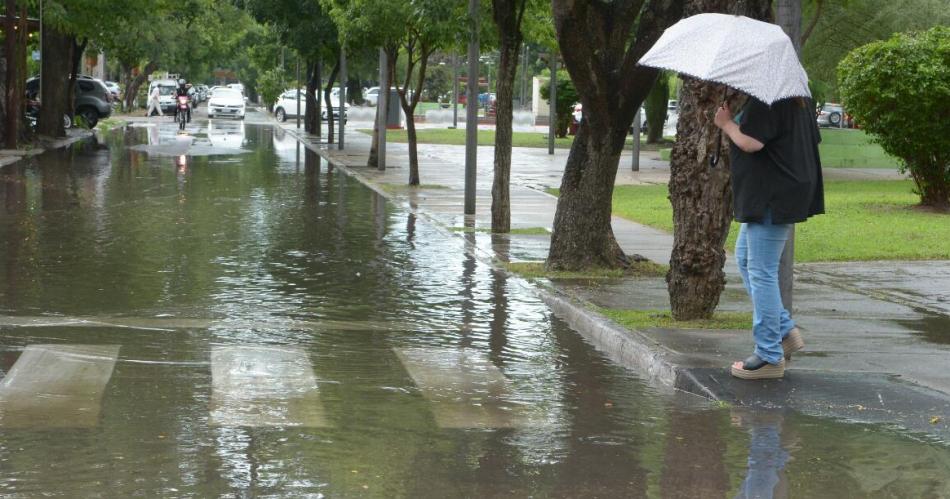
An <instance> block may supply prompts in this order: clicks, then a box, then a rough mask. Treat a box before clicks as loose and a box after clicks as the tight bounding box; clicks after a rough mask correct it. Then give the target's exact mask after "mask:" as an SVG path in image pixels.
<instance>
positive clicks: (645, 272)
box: [503, 261, 669, 279]
mask: <svg viewBox="0 0 950 499" xmlns="http://www.w3.org/2000/svg"><path fill="white" fill-rule="evenodd" d="M503 265H504V267H505V269H506V270H508V271H509V272H514V273H516V274H518V275H520V276H522V277H526V278H529V279H531V278H545V279H619V278H621V277H662V276H665V275H666V272H667V270H668V269H669V267H667V266H666V265H660V264H658V263H653V262H650V261H639V262H634V263H633V264H632V265H631V266H630V267H628V268H626V269H589V270H583V271H549V270H547V269H545V268H544V262H507V263H504V264H503Z"/></svg>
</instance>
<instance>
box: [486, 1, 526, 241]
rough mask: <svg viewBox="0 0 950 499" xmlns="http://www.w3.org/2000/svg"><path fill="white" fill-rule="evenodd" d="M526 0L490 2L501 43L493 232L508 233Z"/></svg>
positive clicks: (492, 189) (492, 205)
mask: <svg viewBox="0 0 950 499" xmlns="http://www.w3.org/2000/svg"><path fill="white" fill-rule="evenodd" d="M525 3H526V2H525V0H520V1H518V0H494V1H493V2H492V13H493V15H494V18H495V24H496V25H497V26H498V33H499V39H500V42H501V43H500V46H499V53H500V57H499V61H498V77H497V80H496V82H495V85H496V92H497V95H498V98H497V100H496V101H495V168H494V172H495V176H494V179H493V180H492V188H491V230H492V232H511V193H510V183H511V134H512V130H511V126H512V113H513V111H514V102H513V101H514V88H515V76H516V75H517V73H518V56H519V51H520V50H519V49H520V48H521V38H522V36H521V19H522V16H523V15H524V9H525Z"/></svg>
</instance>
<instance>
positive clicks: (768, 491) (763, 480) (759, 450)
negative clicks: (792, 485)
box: [732, 409, 791, 499]
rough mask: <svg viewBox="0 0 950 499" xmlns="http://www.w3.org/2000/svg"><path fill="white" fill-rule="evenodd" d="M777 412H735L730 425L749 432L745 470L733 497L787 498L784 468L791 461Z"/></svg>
mask: <svg viewBox="0 0 950 499" xmlns="http://www.w3.org/2000/svg"><path fill="white" fill-rule="evenodd" d="M784 419H785V418H784V416H783V415H782V413H781V412H780V411H769V410H765V411H761V410H760V411H752V410H742V409H734V410H733V413H732V420H733V424H736V425H737V426H740V427H742V428H746V429H747V430H748V431H749V435H750V436H751V440H750V441H749V461H748V465H749V467H748V471H747V474H746V477H745V480H744V481H743V482H742V487H741V488H740V489H739V493H738V494H736V498H742V499H746V498H750V499H751V498H769V499H770V498H772V497H788V480H787V478H786V477H785V465H786V464H787V463H788V461H789V459H790V458H791V454H790V453H789V449H788V448H787V446H786V445H784V444H783V442H782V426H783V422H784Z"/></svg>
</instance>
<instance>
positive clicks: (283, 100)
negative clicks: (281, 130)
mask: <svg viewBox="0 0 950 499" xmlns="http://www.w3.org/2000/svg"><path fill="white" fill-rule="evenodd" d="M298 91H299V92H300V112H299V114H300V116H303V115H304V114H306V112H307V97H306V96H305V94H304V93H303V91H302V90H293V89H291V90H288V91H286V92H284V93H282V94H280V97H278V98H277V102H276V103H274V117H275V118H277V121H281V122H284V121H287V118H288V117H295V116H297V115H298V111H297V92H298ZM320 104H321V107H322V108H323V109H321V110H320V117H321V118H322V119H324V120H326V119H327V109H326V106H324V105H323V104H324V102H323V99H321V102H320ZM330 104H331V105H333V117H334V118H336V116H337V113H338V112H339V111H337V110H338V109H339V105H340V99H339V94H337V95H333V94H332V93H331V94H330ZM349 109H350V105H349V104H346V107H345V109H344V111H343V121H344V122H346V115H347V111H348V110H349Z"/></svg>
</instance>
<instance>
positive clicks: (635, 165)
mask: <svg viewBox="0 0 950 499" xmlns="http://www.w3.org/2000/svg"><path fill="white" fill-rule="evenodd" d="M640 123H641V122H640V110H639V109H637V114H636V116H634V117H633V161H632V163H631V165H630V169H631V170H632V171H635V172H638V171H640Z"/></svg>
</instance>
